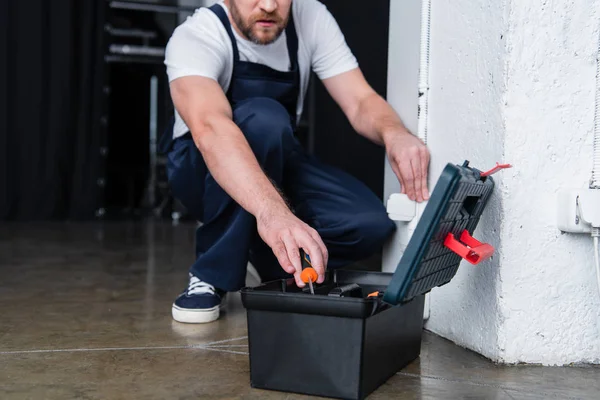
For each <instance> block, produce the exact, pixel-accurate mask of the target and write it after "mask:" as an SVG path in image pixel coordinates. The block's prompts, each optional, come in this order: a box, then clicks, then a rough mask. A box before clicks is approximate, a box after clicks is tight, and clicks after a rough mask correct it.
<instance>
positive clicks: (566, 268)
mask: <svg viewBox="0 0 600 400" xmlns="http://www.w3.org/2000/svg"><path fill="white" fill-rule="evenodd" d="M599 11H600V1H598V0H572V1H569V2H540V1H539V0H518V1H517V0H513V3H512V6H511V12H510V18H509V24H510V30H509V34H508V43H507V45H508V49H509V54H508V58H507V60H506V65H507V81H508V93H507V95H506V105H505V110H504V115H505V120H506V145H505V148H506V157H505V158H506V159H507V160H508V161H511V162H514V163H515V164H516V169H515V171H514V172H513V173H511V174H509V175H507V176H506V180H505V182H506V186H507V188H508V189H509V190H507V192H506V193H505V196H504V204H505V209H506V213H505V216H504V229H503V231H502V243H503V248H504V254H503V257H502V271H501V276H502V293H503V299H502V300H501V308H502V310H503V317H504V320H505V323H504V324H503V326H502V330H501V333H500V338H501V340H500V343H499V347H500V348H502V349H503V351H502V353H501V358H502V359H503V360H506V361H509V362H518V361H527V362H535V363H544V364H563V363H568V362H596V363H598V362H600V320H599V316H600V295H599V294H598V289H597V285H596V280H595V272H594V267H593V258H592V256H593V252H592V241H591V239H590V238H589V236H585V235H584V236H575V235H569V234H565V235H561V233H560V232H559V231H558V230H557V228H556V224H555V220H556V206H555V199H556V191H557V190H558V189H559V188H561V187H580V188H583V187H587V186H588V185H589V179H590V175H591V165H592V128H593V118H594V111H593V106H594V88H595V72H596V71H595V56H596V50H597V49H598V28H599V27H600V12H599Z"/></svg>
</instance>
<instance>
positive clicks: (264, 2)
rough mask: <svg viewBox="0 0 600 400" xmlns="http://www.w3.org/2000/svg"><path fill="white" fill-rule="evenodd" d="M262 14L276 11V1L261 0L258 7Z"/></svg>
mask: <svg viewBox="0 0 600 400" xmlns="http://www.w3.org/2000/svg"><path fill="white" fill-rule="evenodd" d="M258 6H259V7H260V8H261V9H262V10H263V11H264V12H266V13H272V12H273V11H275V10H277V7H278V4H277V0H261V1H260V3H259V5H258Z"/></svg>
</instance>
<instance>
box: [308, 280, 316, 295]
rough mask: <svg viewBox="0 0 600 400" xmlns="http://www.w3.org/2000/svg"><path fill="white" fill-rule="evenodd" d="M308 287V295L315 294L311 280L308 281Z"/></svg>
mask: <svg viewBox="0 0 600 400" xmlns="http://www.w3.org/2000/svg"><path fill="white" fill-rule="evenodd" d="M308 287H309V288H310V294H315V288H314V287H313V283H312V279H309V280H308Z"/></svg>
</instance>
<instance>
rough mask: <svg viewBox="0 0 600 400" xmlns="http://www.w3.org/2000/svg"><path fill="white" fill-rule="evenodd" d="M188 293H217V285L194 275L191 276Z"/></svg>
mask: <svg viewBox="0 0 600 400" xmlns="http://www.w3.org/2000/svg"><path fill="white" fill-rule="evenodd" d="M187 294H188V295H192V294H215V287H214V286H213V285H211V284H210V283H206V282H203V281H201V280H200V279H198V278H197V277H195V276H193V275H192V276H190V284H189V286H188V290H187Z"/></svg>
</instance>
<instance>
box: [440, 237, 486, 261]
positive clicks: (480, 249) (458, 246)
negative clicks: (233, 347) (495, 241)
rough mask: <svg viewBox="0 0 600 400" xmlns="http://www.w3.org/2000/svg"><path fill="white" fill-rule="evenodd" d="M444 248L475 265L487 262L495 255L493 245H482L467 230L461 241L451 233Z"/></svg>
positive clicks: (445, 241)
mask: <svg viewBox="0 0 600 400" xmlns="http://www.w3.org/2000/svg"><path fill="white" fill-rule="evenodd" d="M444 246H446V247H447V248H449V249H450V250H452V251H453V252H454V253H456V254H458V255H459V256H461V257H462V258H463V259H465V260H467V261H468V262H470V263H471V264H473V265H477V264H479V263H480V262H482V261H484V260H487V259H488V258H490V257H491V256H492V255H493V254H494V248H493V247H492V245H490V244H487V243H481V242H480V241H478V240H477V239H475V238H473V237H472V236H471V235H470V234H469V232H468V231H467V230H466V229H465V230H464V231H463V232H462V234H461V235H460V241H458V240H456V238H455V237H454V235H453V234H452V232H449V233H448V235H447V236H446V239H445V240H444Z"/></svg>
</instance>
